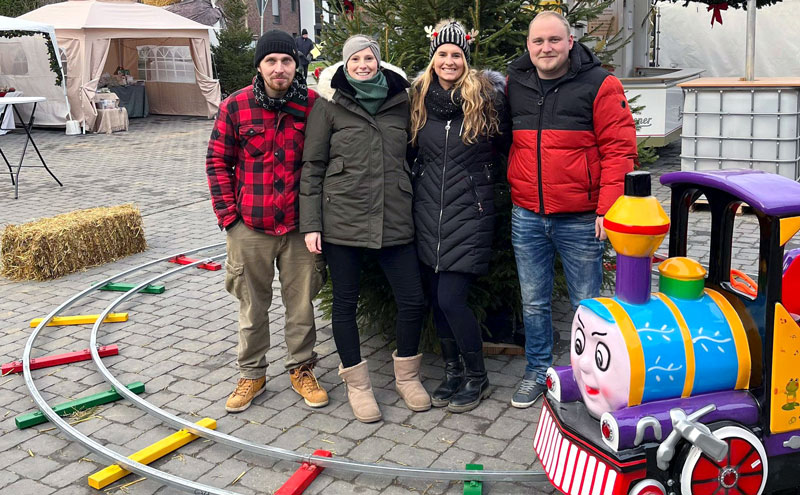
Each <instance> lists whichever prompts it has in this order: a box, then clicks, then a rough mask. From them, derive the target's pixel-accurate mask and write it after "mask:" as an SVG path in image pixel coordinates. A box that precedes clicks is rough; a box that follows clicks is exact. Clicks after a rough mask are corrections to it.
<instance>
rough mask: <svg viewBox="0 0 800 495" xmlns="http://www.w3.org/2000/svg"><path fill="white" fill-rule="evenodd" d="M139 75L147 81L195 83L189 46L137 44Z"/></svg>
mask: <svg viewBox="0 0 800 495" xmlns="http://www.w3.org/2000/svg"><path fill="white" fill-rule="evenodd" d="M136 50H137V51H138V52H139V77H140V78H143V79H144V80H145V81H157V82H175V83H194V82H195V77H194V62H193V61H192V56H191V54H190V53H189V47H188V46H155V45H145V46H137V47H136Z"/></svg>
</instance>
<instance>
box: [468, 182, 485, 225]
mask: <svg viewBox="0 0 800 495" xmlns="http://www.w3.org/2000/svg"><path fill="white" fill-rule="evenodd" d="M467 177H469V185H470V187H471V188H472V197H473V198H474V199H475V204H477V205H478V216H481V217H482V216H483V205H482V204H481V198H480V197H479V196H478V186H476V185H475V179H474V178H473V177H472V175H468V176H467Z"/></svg>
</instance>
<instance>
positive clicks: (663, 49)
mask: <svg viewBox="0 0 800 495" xmlns="http://www.w3.org/2000/svg"><path fill="white" fill-rule="evenodd" d="M657 5H658V10H659V13H660V15H661V26H660V39H659V43H658V45H659V58H658V64H659V65H660V66H661V67H700V68H703V69H705V72H704V73H703V76H704V77H741V76H744V75H745V41H746V38H747V37H746V32H747V12H746V11H745V10H738V9H728V10H725V11H723V12H722V13H721V14H722V24H719V23H714V26H713V27H712V26H711V12H709V11H708V5H706V4H701V3H696V2H689V4H688V5H687V6H686V7H684V6H683V3H681V2H678V3H675V4H673V3H669V2H659V3H658V4H657ZM798 19H800V0H783V1H782V2H779V3H777V4H775V5H770V6H767V7H762V8H760V9H758V11H757V14H756V64H755V75H756V77H780V76H800V58H798V56H797V53H798V52H799V51H800V36H797V34H796V32H797V25H796V24H797V20H798Z"/></svg>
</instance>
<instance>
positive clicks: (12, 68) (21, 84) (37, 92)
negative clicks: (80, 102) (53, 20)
mask: <svg viewBox="0 0 800 495" xmlns="http://www.w3.org/2000/svg"><path fill="white" fill-rule="evenodd" d="M0 31H27V32H29V33H30V35H29V36H14V37H8V38H7V37H2V36H0V86H10V87H13V88H15V89H16V90H18V91H22V92H23V93H24V95H25V96H44V97H45V98H47V101H45V102H43V103H39V105H38V106H37V107H36V124H38V125H64V122H65V120H66V118H67V116H68V113H69V106H68V103H67V98H66V79H64V78H63V72H61V59H60V58H61V57H60V55H59V49H58V42H57V41H56V33H55V30H54V29H53V26H51V25H48V24H42V23H39V22H33V21H26V20H23V19H14V18H12V17H3V16H0ZM44 33H46V34H48V35H49V37H50V41H49V43H51V44H52V47H53V53H54V54H55V57H56V61H57V62H58V71H59V72H58V74H61V76H62V82H61V84H60V85H56V77H57V75H58V74H56V73H55V72H53V69H51V67H50V50H49V49H48V41H47V38H45V37H44V35H43V34H44ZM28 110H29V109H28V108H26V106H22V107H21V108H20V111H21V113H23V114H24V113H25V112H26V111H28Z"/></svg>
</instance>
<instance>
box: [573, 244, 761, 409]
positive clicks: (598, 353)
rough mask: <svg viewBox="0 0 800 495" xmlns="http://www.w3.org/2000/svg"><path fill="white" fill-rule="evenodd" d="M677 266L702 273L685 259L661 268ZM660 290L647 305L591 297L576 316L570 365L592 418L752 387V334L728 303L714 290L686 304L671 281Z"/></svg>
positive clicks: (705, 291) (668, 263)
mask: <svg viewBox="0 0 800 495" xmlns="http://www.w3.org/2000/svg"><path fill="white" fill-rule="evenodd" d="M676 264H680V265H682V267H681V269H682V270H686V269H687V268H693V269H696V268H697V267H696V266H694V265H695V264H697V262H695V261H693V260H689V259H687V258H683V259H671V260H667V261H666V262H664V263H663V264H662V265H661V266H662V267H664V266H665V265H672V266H673V267H674V266H675V265H676ZM698 266H699V264H698ZM667 268H669V267H667ZM667 275H668V274H664V273H662V277H665V276H667ZM662 289H663V290H665V291H666V292H667V293H665V292H658V293H655V294H653V295H652V297H651V298H650V300H649V301H648V302H646V303H645V304H629V303H626V302H625V301H621V300H619V299H617V298H598V299H590V300H586V301H583V302H581V305H580V306H579V308H578V311H577V312H576V313H575V318H574V319H573V323H572V336H571V344H572V346H571V350H570V363H571V366H572V371H573V374H574V378H575V381H576V382H577V385H578V389H579V391H580V393H581V398H582V399H583V402H584V404H585V405H586V408H587V409H588V410H589V413H590V414H591V415H592V416H594V417H595V418H598V419H599V418H600V416H602V414H603V413H607V412H613V411H617V410H619V409H622V408H623V407H630V406H638V405H640V404H644V403H647V402H652V401H656V400H663V399H673V398H680V397H690V396H692V395H698V394H705V393H709V392H717V391H721V390H735V389H743V388H746V387H747V384H748V382H749V378H750V353H749V349H748V344H747V336H746V334H745V330H744V326H743V325H742V322H741V320H740V319H739V316H738V315H737V314H736V312H735V311H734V310H733V308H732V307H731V305H730V303H728V301H727V300H726V299H725V298H724V297H723V296H722V295H721V294H719V293H718V292H716V291H713V290H708V289H705V290H703V291H702V292H701V293H700V294H699V295H698V297H696V298H692V299H687V298H684V297H688V295H687V294H685V293H680V292H677V293H676V291H675V288H674V287H671V286H670V283H662ZM676 296H683V297H676Z"/></svg>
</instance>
